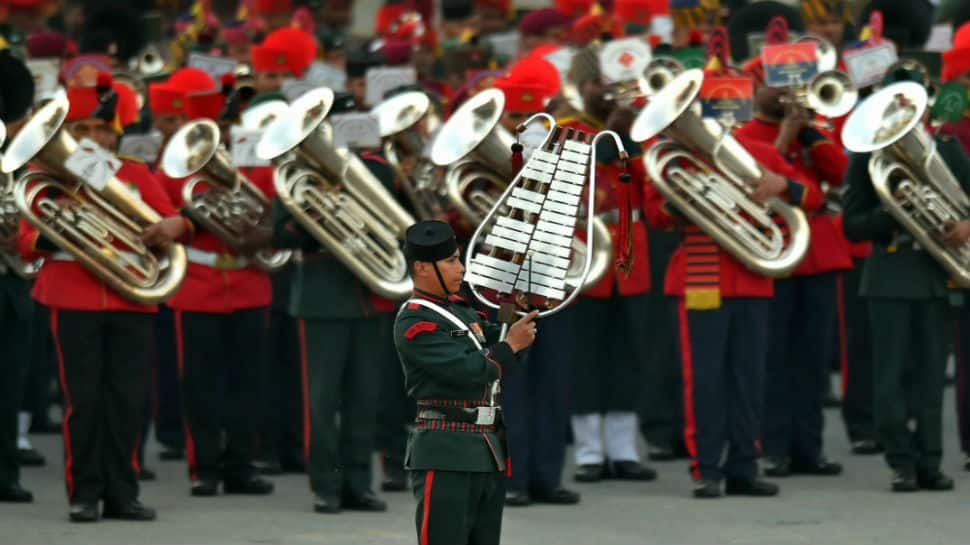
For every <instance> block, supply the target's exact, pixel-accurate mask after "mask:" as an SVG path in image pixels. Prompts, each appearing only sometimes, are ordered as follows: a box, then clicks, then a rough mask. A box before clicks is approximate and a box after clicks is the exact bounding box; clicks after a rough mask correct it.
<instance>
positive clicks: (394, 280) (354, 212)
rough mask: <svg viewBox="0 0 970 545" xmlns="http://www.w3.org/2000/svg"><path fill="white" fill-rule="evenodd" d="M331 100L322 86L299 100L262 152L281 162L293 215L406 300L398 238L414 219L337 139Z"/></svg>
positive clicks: (279, 177)
mask: <svg viewBox="0 0 970 545" xmlns="http://www.w3.org/2000/svg"><path fill="white" fill-rule="evenodd" d="M333 99H334V95H333V91H331V90H330V89H327V88H323V87H321V88H318V89H314V90H312V91H308V92H307V93H305V94H303V96H301V97H299V98H298V99H296V100H295V101H293V103H292V104H291V105H290V109H289V111H287V113H286V114H285V115H284V116H283V117H280V118H279V119H277V120H276V121H274V122H273V123H272V124H270V125H269V126H268V127H267V128H266V131H265V132H264V133H263V136H262V138H261V139H260V141H259V145H258V146H257V148H256V153H257V155H258V156H259V157H260V158H261V159H264V160H273V161H274V162H275V163H276V168H275V170H274V172H273V184H274V185H275V187H276V196H277V198H279V199H280V202H281V203H282V204H283V206H284V207H285V208H286V209H287V211H288V212H289V213H290V214H292V215H293V217H294V219H295V220H296V221H297V222H298V223H299V224H300V225H301V226H302V227H303V228H304V229H305V230H306V231H307V232H308V233H309V234H310V235H311V236H312V237H313V238H314V239H316V241H317V242H319V243H320V244H321V245H322V246H323V247H324V248H326V249H327V250H329V251H330V252H331V253H333V255H334V256H335V257H336V258H337V259H338V260H340V262H341V263H343V264H344V266H346V267H347V268H348V269H350V270H351V272H353V273H354V275H355V276H357V278H359V279H360V280H361V281H362V282H363V283H364V284H366V285H367V286H368V287H369V288H370V289H371V290H372V291H374V293H377V294H378V295H381V296H383V297H387V298H389V299H401V298H403V297H406V296H407V295H408V294H409V293H410V292H411V289H412V283H411V279H410V277H409V276H408V271H407V264H406V262H405V258H404V253H403V252H402V251H401V249H400V244H399V241H401V240H403V239H404V233H405V231H406V230H407V228H408V227H410V226H411V225H413V224H414V218H412V217H411V215H410V214H408V213H407V211H405V210H404V209H403V208H401V206H400V205H398V204H397V202H395V200H394V197H393V195H391V194H390V193H389V192H388V191H387V189H385V188H384V186H383V185H381V182H380V180H378V179H377V178H376V177H375V176H374V175H373V174H372V173H371V172H370V170H368V169H367V166H366V165H365V164H364V162H363V161H361V160H360V158H359V157H357V155H356V154H355V153H353V152H352V151H351V150H349V149H347V148H344V147H340V148H338V147H337V146H335V144H334V141H333V127H332V126H331V125H330V123H329V122H327V121H326V117H327V114H329V113H330V108H331V107H332V106H333ZM290 152H293V154H290Z"/></svg>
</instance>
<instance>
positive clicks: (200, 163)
mask: <svg viewBox="0 0 970 545" xmlns="http://www.w3.org/2000/svg"><path fill="white" fill-rule="evenodd" d="M219 142H220V131H219V126H218V125H216V123H215V122H214V121H211V120H208V119H199V120H196V121H192V122H190V123H187V124H186V125H185V126H183V127H182V128H181V129H179V130H178V131H177V132H176V133H175V134H173V135H172V138H171V139H169V141H168V144H167V145H166V146H165V151H164V152H163V153H162V161H161V163H160V165H161V169H162V172H164V173H165V174H166V175H167V176H169V177H171V178H186V177H189V176H192V178H191V179H190V180H189V181H188V182H186V183H185V185H183V186H182V200H183V201H184V202H185V212H186V214H187V215H188V216H189V217H190V218H191V219H192V221H194V222H197V223H198V224H199V225H201V226H202V227H204V228H205V229H206V230H207V231H209V232H210V233H212V234H214V235H215V236H217V237H218V238H219V239H220V240H222V241H223V242H225V243H226V244H227V245H228V246H229V247H230V248H234V249H235V248H240V247H244V246H245V245H246V243H247V242H248V241H247V239H246V236H247V235H248V234H249V232H250V230H252V229H253V228H255V227H258V226H260V225H265V224H266V223H267V222H269V219H270V201H269V199H267V198H266V196H265V195H263V192H262V191H260V190H259V188H258V187H256V186H255V185H254V184H253V183H252V182H251V181H249V179H248V178H246V176H244V175H243V174H242V173H241V172H239V171H238V170H237V169H236V168H235V167H234V166H233V165H232V159H231V158H230V157H229V154H228V152H226V150H225V149H223V148H221V147H220V144H219ZM290 255H291V252H289V251H273V250H261V251H259V252H258V253H257V254H256V263H257V264H258V265H259V267H260V268H261V269H263V270H266V271H275V270H277V269H280V268H282V267H283V266H284V265H286V263H287V262H288V261H289V259H290Z"/></svg>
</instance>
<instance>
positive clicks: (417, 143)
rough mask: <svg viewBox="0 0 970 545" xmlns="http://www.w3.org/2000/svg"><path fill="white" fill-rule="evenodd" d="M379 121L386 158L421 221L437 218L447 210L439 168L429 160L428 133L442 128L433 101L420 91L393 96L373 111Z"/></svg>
mask: <svg viewBox="0 0 970 545" xmlns="http://www.w3.org/2000/svg"><path fill="white" fill-rule="evenodd" d="M371 114H373V115H374V117H376V118H377V124H378V126H379V127H380V131H381V138H383V139H384V146H383V147H384V157H385V158H386V159H387V161H388V162H389V163H390V164H391V167H392V168H393V169H394V172H395V173H396V174H397V177H398V180H400V182H401V187H402V189H403V190H404V193H405V195H407V197H408V200H409V201H411V204H412V206H414V211H415V213H416V214H417V216H418V218H419V219H422V220H425V219H436V218H438V217H440V216H441V215H442V213H443V211H444V206H443V204H444V203H443V202H442V201H443V196H444V195H443V191H442V188H441V180H440V177H439V176H438V168H437V167H436V165H434V164H433V163H431V161H430V160H429V158H428V157H427V153H426V151H427V148H428V138H429V134H430V133H432V132H434V130H435V129H436V128H437V127H438V126H439V125H440V123H441V120H440V119H439V118H438V115H437V113H436V112H434V110H433V108H432V106H431V99H429V98H428V95H426V94H424V93H422V92H420V91H409V92H405V93H400V94H397V95H394V96H392V97H391V98H389V99H387V100H385V101H383V102H381V103H380V104H378V105H377V106H374V108H372V109H371Z"/></svg>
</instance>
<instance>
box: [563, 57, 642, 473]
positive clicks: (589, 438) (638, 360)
mask: <svg viewBox="0 0 970 545" xmlns="http://www.w3.org/2000/svg"><path fill="white" fill-rule="evenodd" d="M595 55H596V54H595V53H594V52H593V50H592V49H587V50H583V51H582V52H581V53H579V54H577V55H576V57H574V59H573V66H572V68H571V72H572V76H571V77H572V79H573V81H574V82H576V84H577V87H578V89H579V93H580V95H581V102H582V104H579V103H576V104H572V106H573V109H574V110H575V113H574V116H571V117H562V118H560V119H558V120H557V124H559V125H561V126H563V127H568V128H574V129H578V130H581V131H585V132H587V133H589V134H592V135H595V134H596V133H597V132H599V131H602V130H605V129H609V128H612V129H614V130H616V131H617V133H618V134H620V135H621V137H623V138H624V143H625V144H626V145H627V152H628V153H629V154H630V156H631V157H630V160H629V161H628V163H627V167H628V169H629V173H630V175H631V181H630V182H629V183H628V184H626V185H627V187H622V188H621V187H619V186H620V185H621V183H622V182H620V181H619V178H620V174H622V173H623V168H622V166H621V164H620V161H619V158H618V155H617V151H616V148H615V147H614V145H613V143H612V142H606V141H604V142H603V144H602V145H601V146H600V147H599V148H598V149H597V150H596V151H597V161H598V162H597V164H596V165H595V174H596V193H595V210H593V211H592V213H594V214H596V215H597V216H598V217H599V218H601V219H602V220H603V221H604V222H606V223H607V224H608V226H609V230H610V235H611V237H612V239H613V252H614V253H613V256H611V260H610V262H611V264H612V263H613V262H615V261H616V259H617V257H618V256H620V254H621V252H624V251H626V248H623V247H622V245H621V244H620V237H619V236H618V235H619V234H620V233H619V231H620V222H621V217H620V216H621V209H622V206H621V203H620V200H621V195H622V192H623V191H628V192H629V203H630V209H632V221H631V225H630V232H629V238H630V239H632V254H631V256H630V257H631V258H632V268H630V270H629V271H628V272H626V273H621V272H617V271H615V270H614V269H613V267H612V266H611V267H610V268H609V269H608V270H607V272H606V274H605V276H604V277H603V279H602V280H600V282H599V283H597V284H596V285H595V286H593V287H591V288H589V289H587V290H586V291H584V292H583V294H582V296H581V297H579V298H578V300H577V303H576V313H577V314H578V315H581V316H583V318H584V323H585V324H586V327H585V328H584V331H583V333H584V334H583V337H582V339H581V340H577V342H578V343H579V344H578V346H577V347H576V351H577V353H576V355H575V359H574V361H573V373H572V383H571V384H572V387H571V388H570V404H571V410H572V429H573V437H574V440H575V457H576V466H577V469H576V475H575V478H576V480H577V481H581V482H594V481H598V480H600V479H601V478H603V477H604V465H606V462H607V461H608V462H609V465H608V467H607V469H608V470H609V472H610V475H611V476H612V477H615V478H618V479H631V480H653V479H654V478H656V472H655V471H654V470H653V469H651V468H649V467H646V466H644V465H642V464H641V462H640V455H639V453H638V451H637V448H636V444H637V438H638V436H639V430H638V426H637V417H636V407H637V402H638V401H639V399H638V396H639V394H640V389H639V385H640V378H639V377H640V376H641V375H642V373H643V367H644V365H646V359H647V358H648V357H649V356H648V350H647V346H646V343H645V342H644V339H645V336H644V334H643V329H644V328H645V327H649V326H648V325H647V324H646V293H647V292H648V291H649V290H650V267H649V263H648V260H649V254H648V253H647V232H646V228H645V226H644V224H643V222H642V220H641V218H640V214H641V209H640V206H641V196H642V191H643V186H644V184H645V183H646V175H645V173H644V171H643V164H642V160H640V158H639V154H640V151H641V148H640V146H639V145H638V144H636V143H634V142H632V141H631V140H630V139H629V138H628V137H626V135H628V134H629V127H630V124H631V123H632V121H633V115H632V113H631V112H630V111H629V110H627V109H624V108H618V107H617V104H616V102H614V101H612V100H607V98H606V93H607V88H606V86H605V84H604V82H603V78H602V75H601V73H600V71H599V68H598V67H599V60H598V58H596V57H595ZM604 436H605V437H606V439H605V440H604V439H603V437H604Z"/></svg>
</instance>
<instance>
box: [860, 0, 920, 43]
mask: <svg viewBox="0 0 970 545" xmlns="http://www.w3.org/2000/svg"><path fill="white" fill-rule="evenodd" d="M874 10H879V11H881V12H882V25H883V31H882V34H883V36H885V37H886V38H889V39H890V40H892V41H894V42H896V45H897V46H898V47H899V48H900V49H921V48H922V47H923V45H924V44H925V43H926V40H928V39H929V37H930V31H931V30H932V28H933V5H932V4H930V3H929V2H928V1H927V0H906V1H905V2H900V1H899V0H872V1H871V2H869V4H868V5H867V6H866V7H865V9H863V10H862V14H861V18H860V22H861V24H860V25H859V27H860V28H862V26H863V25H865V24H867V22H868V21H869V15H870V14H871V13H872V12H873V11H874Z"/></svg>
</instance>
